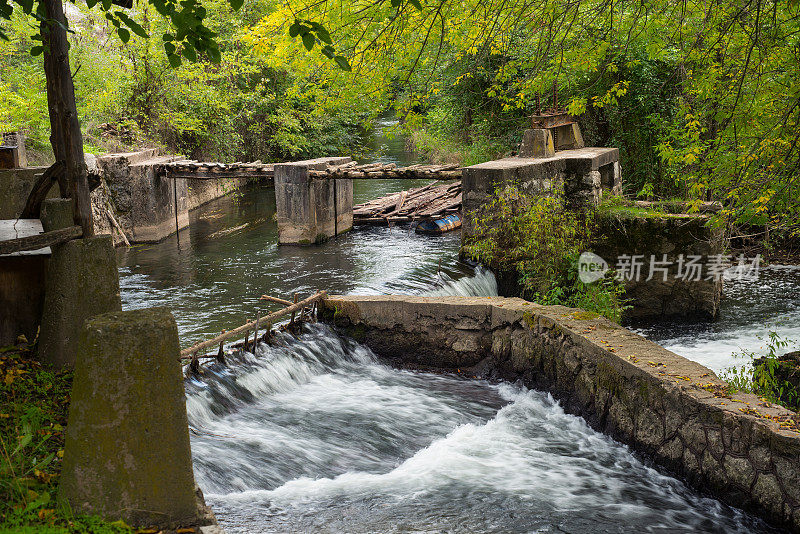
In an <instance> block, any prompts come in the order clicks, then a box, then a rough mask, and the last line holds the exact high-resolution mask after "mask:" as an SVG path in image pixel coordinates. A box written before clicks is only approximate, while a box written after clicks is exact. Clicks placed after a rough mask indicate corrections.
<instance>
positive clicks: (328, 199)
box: [275, 157, 353, 245]
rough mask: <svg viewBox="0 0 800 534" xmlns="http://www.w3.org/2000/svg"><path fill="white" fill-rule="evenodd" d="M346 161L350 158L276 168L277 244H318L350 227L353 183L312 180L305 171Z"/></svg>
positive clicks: (299, 163) (323, 159) (329, 159)
mask: <svg viewBox="0 0 800 534" xmlns="http://www.w3.org/2000/svg"><path fill="white" fill-rule="evenodd" d="M349 161H351V159H350V158H349V157H344V158H318V159H313V160H307V161H298V162H293V163H279V164H276V165H275V208H276V212H277V219H278V243H279V244H281V245H310V244H314V243H320V242H323V241H325V240H327V239H328V238H330V237H333V236H334V235H338V234H341V233H343V232H346V231H348V230H350V229H351V228H352V227H353V181H352V180H351V179H345V178H339V179H335V180H333V179H327V178H321V179H312V177H311V176H310V175H309V172H308V171H309V170H324V169H325V167H327V166H328V165H338V164H342V163H347V162H349Z"/></svg>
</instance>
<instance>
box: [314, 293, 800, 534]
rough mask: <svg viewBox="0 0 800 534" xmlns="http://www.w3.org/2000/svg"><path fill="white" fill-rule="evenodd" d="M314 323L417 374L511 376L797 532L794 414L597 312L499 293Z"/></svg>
mask: <svg viewBox="0 0 800 534" xmlns="http://www.w3.org/2000/svg"><path fill="white" fill-rule="evenodd" d="M321 316H322V317H323V318H324V320H325V321H327V322H330V323H333V324H335V325H337V326H338V327H340V328H341V329H342V330H344V332H346V333H348V334H350V335H351V336H353V337H354V338H355V339H357V340H358V341H361V342H363V343H365V344H367V345H368V346H370V347H371V348H372V349H373V350H375V351H376V352H377V353H378V354H381V355H383V356H386V357H389V358H392V359H393V360H394V361H395V362H396V363H400V364H404V365H413V366H416V367H421V368H430V367H435V368H444V369H450V370H453V369H460V370H461V371H462V372H464V373H465V374H466V375H468V376H473V375H478V376H481V377H490V378H503V379H506V380H518V379H519V380H521V381H522V382H523V383H525V384H526V385H527V386H528V387H533V388H537V389H542V390H547V391H550V392H552V393H553V395H555V396H556V397H558V398H559V399H560V400H561V402H562V404H563V405H564V407H565V408H566V409H567V410H568V411H570V412H571V413H574V414H579V415H581V416H583V417H584V418H585V419H586V420H587V421H588V422H589V423H590V424H591V425H592V426H593V427H594V428H596V429H598V430H600V431H603V432H605V433H607V434H609V435H611V436H613V437H614V438H616V439H618V440H620V441H622V442H624V443H627V444H629V445H631V446H632V447H634V448H635V449H636V450H638V451H640V452H642V453H644V454H646V455H648V456H649V457H651V458H653V459H654V460H655V461H656V462H657V463H658V464H659V465H661V466H663V467H665V468H667V469H669V470H670V471H671V472H673V473H677V474H678V475H679V476H682V477H683V478H684V479H685V480H687V481H688V482H689V483H690V484H692V485H694V486H695V487H697V488H699V489H701V490H704V491H708V492H710V493H711V494H713V495H714V496H716V497H717V498H719V499H721V500H723V501H724V502H727V503H729V504H731V505H733V506H738V507H742V508H744V509H746V510H748V511H750V512H753V513H756V514H758V515H760V516H762V517H763V518H764V519H766V520H767V521H769V522H771V523H773V524H778V525H783V526H786V527H789V528H791V529H792V530H794V531H800V428H798V426H797V423H796V422H795V420H794V418H795V417H797V414H796V413H794V412H791V411H789V410H786V409H784V408H781V407H777V406H771V405H768V404H767V403H764V402H762V401H761V400H760V399H759V398H758V397H756V396H755V395H750V394H743V393H735V394H732V395H730V394H728V392H727V384H726V383H725V382H723V381H722V380H720V379H718V378H717V377H716V376H715V375H714V373H713V372H712V371H711V370H709V369H707V368H705V367H703V366H702V365H700V364H698V363H695V362H692V361H689V360H687V359H685V358H682V357H680V356H678V355H677V354H674V353H672V352H670V351H668V350H666V349H664V348H662V347H660V346H658V345H656V344H654V343H652V342H650V341H648V340H646V339H645V338H643V337H641V336H639V335H637V334H634V333H633V332H630V331H629V330H626V329H625V328H622V327H620V326H618V325H615V324H613V323H611V322H610V321H608V320H606V319H604V318H601V317H597V316H596V314H592V313H588V312H585V311H581V310H576V309H571V308H565V307H561V306H539V305H536V304H533V303H530V302H526V301H523V300H521V299H506V298H502V297H491V298H486V297H481V298H478V297H474V298H473V297H427V298H426V297H399V296H370V297H361V296H349V297H339V296H335V297H329V298H328V299H326V300H325V301H324V303H323V305H322V313H321Z"/></svg>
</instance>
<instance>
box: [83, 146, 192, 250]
mask: <svg viewBox="0 0 800 534" xmlns="http://www.w3.org/2000/svg"><path fill="white" fill-rule="evenodd" d="M179 159H181V158H180V157H179V156H172V155H167V156H159V155H158V150H157V149H147V150H142V151H139V152H130V153H123V154H108V155H105V156H101V157H99V158H97V167H98V172H99V174H100V175H101V176H102V178H103V180H104V182H105V184H106V185H107V186H108V189H109V191H110V197H111V199H112V201H113V204H114V207H115V210H116V213H117V219H118V222H119V223H120V225H121V226H122V227H123V228H124V229H125V232H126V234H127V235H128V236H130V241H131V242H132V243H155V242H158V241H161V240H162V239H164V238H165V237H167V236H169V235H171V234H173V233H175V231H176V228H175V227H176V222H175V204H176V194H177V209H178V221H177V227H178V228H179V229H182V228H185V227H187V226H189V201H188V198H187V197H188V190H187V181H186V180H185V179H183V178H179V179H175V180H173V179H171V178H167V177H166V176H165V175H164V173H163V172H159V171H158V167H159V166H160V165H163V164H165V163H170V162H172V161H175V160H179ZM173 182H174V183H173Z"/></svg>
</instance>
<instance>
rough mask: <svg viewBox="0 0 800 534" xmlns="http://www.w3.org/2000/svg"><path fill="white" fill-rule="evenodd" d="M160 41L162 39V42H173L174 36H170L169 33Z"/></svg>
mask: <svg viewBox="0 0 800 534" xmlns="http://www.w3.org/2000/svg"><path fill="white" fill-rule="evenodd" d="M162 39H164V41H174V40H175V36H174V35H172V34H171V33H165V34H164V36H163V37H162Z"/></svg>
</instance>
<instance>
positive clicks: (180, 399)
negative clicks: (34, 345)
mask: <svg viewBox="0 0 800 534" xmlns="http://www.w3.org/2000/svg"><path fill="white" fill-rule="evenodd" d="M80 351H81V357H80V358H79V359H78V361H77V363H76V365H75V379H74V382H73V386H72V394H71V403H70V407H69V424H68V425H67V434H66V444H65V447H64V465H63V469H62V474H61V485H60V487H59V499H60V500H61V501H62V502H68V503H69V504H70V505H71V506H72V509H73V511H74V512H75V513H82V514H98V515H100V516H102V517H104V518H106V519H109V520H117V519H122V520H124V521H125V522H126V523H128V524H129V525H131V526H133V527H157V528H160V529H176V528H178V527H181V526H184V527H185V526H193V525H197V524H198V522H202V521H203V519H202V515H203V514H204V512H205V510H203V506H201V505H202V503H199V502H198V500H197V498H196V495H195V481H194V474H193V472H192V457H191V451H190V447H189V426H188V420H187V416H186V400H185V398H184V389H183V377H182V373H181V364H180V362H179V357H180V346H179V344H178V328H177V325H176V324H175V319H174V318H173V317H172V314H171V313H170V312H169V310H167V309H166V308H152V309H144V310H131V311H124V312H116V313H106V314H103V315H99V316H97V317H95V318H93V319H90V320H88V321H86V323H85V325H84V327H83V328H82V332H81V338H80Z"/></svg>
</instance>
